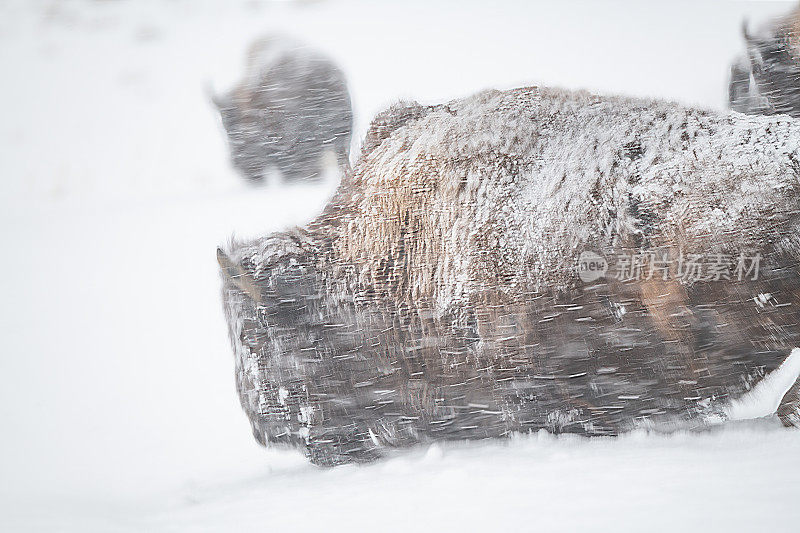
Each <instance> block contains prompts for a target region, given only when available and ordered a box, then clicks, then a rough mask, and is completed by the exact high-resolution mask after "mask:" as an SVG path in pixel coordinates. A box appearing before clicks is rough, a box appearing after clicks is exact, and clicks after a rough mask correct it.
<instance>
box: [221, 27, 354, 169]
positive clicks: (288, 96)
mask: <svg viewBox="0 0 800 533" xmlns="http://www.w3.org/2000/svg"><path fill="white" fill-rule="evenodd" d="M212 99H213V102H214V104H215V105H216V107H217V108H218V110H219V113H220V116H221V118H222V124H223V126H224V127H225V130H226V132H227V135H228V143H229V146H230V150H231V157H232V160H233V164H234V166H235V167H236V168H237V170H239V172H241V174H242V175H243V176H245V177H246V178H248V179H249V180H252V181H254V182H257V181H260V180H262V179H263V177H264V173H265V172H266V171H267V170H268V169H270V168H274V169H277V170H278V171H280V173H281V174H282V176H283V178H284V180H286V181H296V180H303V179H307V180H315V179H318V178H319V177H321V175H322V171H323V169H324V157H325V156H326V154H332V155H333V156H335V160H336V161H337V163H338V165H339V168H340V170H342V171H346V170H347V169H348V168H349V153H350V136H351V131H352V127H353V112H352V108H351V104H350V96H349V94H348V91H347V84H346V82H345V78H344V75H343V74H342V72H341V71H340V70H339V68H337V67H336V65H334V64H333V63H332V62H331V61H330V60H329V59H328V58H326V57H325V56H323V55H322V54H320V53H319V52H316V51H314V50H311V49H309V48H306V47H304V46H303V45H301V44H298V43H296V42H294V41H292V40H290V39H288V38H284V37H279V36H271V37H266V38H264V39H261V40H259V41H258V42H256V43H255V44H253V45H252V46H251V48H250V50H249V52H248V62H247V68H246V72H245V76H244V79H243V80H242V81H241V82H239V84H238V85H236V86H235V87H234V88H233V89H232V90H230V91H229V92H228V93H226V94H223V95H213V96H212ZM331 159H333V158H331Z"/></svg>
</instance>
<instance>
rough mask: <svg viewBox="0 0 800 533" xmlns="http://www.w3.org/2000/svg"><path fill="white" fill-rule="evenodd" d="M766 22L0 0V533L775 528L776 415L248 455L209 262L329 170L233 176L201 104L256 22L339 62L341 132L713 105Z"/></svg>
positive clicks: (285, 220)
mask: <svg viewBox="0 0 800 533" xmlns="http://www.w3.org/2000/svg"><path fill="white" fill-rule="evenodd" d="M791 5H792V4H791V3H786V2H783V3H766V2H759V3H742V2H729V3H723V2H673V3H669V4H662V5H655V4H651V3H640V2H634V1H616V2H591V3H590V2H581V3H576V2H559V3H555V2H547V3H545V2H542V3H522V2H520V3H511V2H509V3H503V4H499V5H494V4H490V3H486V2H459V3H455V2H453V3H441V4H436V5H429V3H426V2H421V1H414V2H404V3H397V4H391V5H390V4H377V3H367V2H344V1H342V2H336V1H332V0H330V1H318V2H311V1H308V2H276V3H269V2H257V1H237V2H224V3H223V2H219V3H217V2H211V1H209V0H204V1H189V0H174V1H166V0H164V1H155V0H153V1H141V2H132V1H120V2H95V1H89V0H85V1H75V2H58V1H47V2H45V1H30V2H28V1H22V0H6V1H5V2H0V72H2V73H3V78H2V79H3V83H2V84H0V102H3V112H2V115H0V116H2V119H0V239H2V240H1V241H0V242H2V243H3V252H2V253H3V256H2V259H3V260H2V261H0V269H1V270H2V272H0V274H1V275H0V294H2V295H3V303H2V306H1V307H0V428H1V429H0V479H1V480H2V484H1V485H0V529H2V530H4V531H20V530H22V531H24V530H44V531H52V530H61V531H119V530H121V531H129V530H133V531H141V530H147V531H183V530H210V531H211V530H213V531H219V530H225V529H228V530H232V529H237V530H238V529H245V530H255V529H258V530H281V529H284V530H289V529H291V530H301V531H302V530H308V531H310V530H325V531H338V530H366V529H368V528H369V529H373V530H408V529H418V530H434V529H435V530H453V529H478V528H480V529H490V528H491V529H502V528H507V529H513V530H519V529H522V530H525V529H534V528H536V529H540V530H546V531H552V530H574V529H575V528H578V527H581V528H583V529H590V530H597V531H606V530H609V529H614V530H628V531H641V530H643V529H648V530H657V531H658V530H663V531H666V530H700V529H702V530H753V529H756V528H758V529H764V530H774V531H781V530H782V531H795V530H797V524H798V521H799V519H800V510H798V509H799V508H798V506H797V502H798V498H800V477H799V476H800V454H798V453H797V452H798V450H800V432H797V431H787V430H784V429H782V428H780V427H779V424H778V422H777V421H776V420H775V419H774V418H767V419H763V420H759V421H743V422H736V423H730V424H726V425H723V426H720V427H716V428H713V429H712V430H709V431H707V432H703V433H701V434H686V433H678V434H674V435H656V434H646V433H636V434H632V435H629V436H625V437H623V438H619V439H593V440H588V439H581V438H566V437H564V438H553V437H549V436H545V435H530V436H524V437H519V438H517V439H515V440H514V441H512V442H505V443H490V444H474V443H473V444H468V445H455V444H453V445H447V446H435V447H432V448H427V449H418V450H414V451H412V452H410V453H407V454H403V455H400V456H398V457H395V458H392V459H389V460H386V461H383V462H381V463H379V464H376V465H372V466H364V467H343V468H336V469H333V470H320V469H317V468H315V467H312V466H310V465H308V464H307V463H306V462H305V461H304V460H303V459H302V458H301V457H300V456H299V455H297V454H295V453H292V452H279V451H265V450H263V449H261V448H259V447H258V446H257V445H256V444H255V442H254V440H253V439H252V437H251V436H250V432H249V425H248V423H247V421H246V419H245V416H244V414H243V413H242V412H241V410H240V408H239V406H238V400H237V398H236V394H235V390H234V385H233V363H232V360H231V352H230V347H229V345H228V340H227V338H226V329H225V324H224V320H223V316H222V311H221V307H220V303H219V287H218V285H219V280H218V274H217V267H216V261H215V256H214V252H215V247H216V245H217V244H218V243H220V242H223V241H224V240H226V239H227V238H229V236H230V235H231V233H233V232H236V233H237V234H238V235H255V234H259V233H263V232H266V231H271V230H274V229H276V228H279V227H281V226H284V225H287V224H291V223H302V222H303V221H305V220H308V219H309V218H311V217H313V216H314V214H315V213H316V212H318V211H319V210H320V209H321V207H322V206H323V205H324V203H325V201H326V199H327V197H328V195H329V194H330V191H331V190H332V187H333V180H330V181H329V182H328V183H326V184H324V185H322V186H292V187H287V188H276V187H274V186H273V187H266V188H262V189H257V190H256V189H251V188H248V187H246V186H245V185H244V184H243V183H242V182H241V180H239V178H238V177H237V176H236V175H235V174H234V172H233V170H232V169H231V168H230V166H229V164H228V162H227V155H226V147H225V144H224V139H223V136H222V133H221V130H220V126H219V124H218V123H217V120H216V117H215V116H214V114H213V112H212V109H211V107H210V106H209V105H208V103H207V100H206V98H205V95H204V92H203V88H204V86H205V85H206V84H207V83H211V84H212V85H213V86H215V87H217V88H224V87H226V86H229V85H230V84H231V83H233V81H234V80H235V79H236V76H237V74H238V73H239V72H240V70H241V63H242V54H243V51H244V49H245V47H246V46H247V44H248V42H249V41H251V40H252V39H253V38H254V37H256V36H258V35H260V34H263V33H265V32H267V31H270V30H278V31H282V32H283V33H287V34H292V35H296V36H298V37H300V38H303V39H305V40H307V41H308V42H309V43H311V44H313V45H316V46H318V47H320V48H322V49H324V50H326V51H327V52H328V53H329V54H330V55H331V56H332V57H334V58H335V59H336V60H337V61H338V62H339V63H340V64H342V65H343V67H344V69H345V71H346V72H347V75H348V77H349V79H350V83H351V89H352V94H353V99H354V106H355V111H356V114H357V135H356V137H357V138H358V137H360V136H361V134H362V133H363V131H364V129H365V128H366V125H367V123H368V121H369V118H370V116H371V115H372V114H373V113H375V112H376V111H378V110H379V109H381V108H382V107H383V106H385V105H386V104H388V103H390V102H392V101H394V100H396V99H398V98H401V97H403V98H415V99H418V100H421V101H424V102H434V101H440V100H443V99H448V98H452V97H456V96H461V95H465V94H468V93H471V92H473V91H475V90H478V89H481V88H485V87H491V86H494V87H501V88H504V87H512V86H517V85H523V84H534V83H540V84H549V85H560V86H565V87H576V88H577V87H584V88H589V89H593V90H596V91H600V92H620V93H627V94H634V95H650V96H660V97H665V98H671V99H675V100H678V101H682V102H686V103H692V104H697V105H702V106H705V107H711V108H718V109H721V108H722V107H723V105H724V101H725V96H726V86H725V83H726V76H727V69H728V65H729V61H730V60H731V58H732V57H733V56H734V55H736V54H737V53H738V52H739V50H740V47H741V44H740V39H739V33H738V31H739V25H740V21H741V19H742V18H743V17H744V16H749V17H751V19H752V20H753V21H758V20H763V19H765V18H768V17H769V16H771V15H774V14H776V13H781V12H784V11H786V10H788V9H789V8H790V7H791ZM777 381H780V380H777ZM766 396H769V395H766ZM756 400H758V402H759V403H760V405H761V406H762V407H763V406H764V405H767V404H768V403H769V402H770V401H772V400H770V398H761V399H759V398H756ZM744 409H750V411H747V412H750V413H758V412H759V411H758V406H755V407H754V406H753V405H752V404H748V405H746V406H745V407H741V408H740V409H739V411H736V412H738V413H742V412H745V411H743V410H744Z"/></svg>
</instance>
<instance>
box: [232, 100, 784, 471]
mask: <svg viewBox="0 0 800 533" xmlns="http://www.w3.org/2000/svg"><path fill="white" fill-rule="evenodd" d="M587 257H588V258H589V260H590V261H591V262H592V264H595V265H599V268H596V269H593V270H589V271H584V270H583V269H582V268H583V267H582V266H581V265H582V264H583V263H584V262H585V261H586V260H585V259H584V258H587ZM218 260H219V263H220V266H221V268H222V275H223V280H224V285H223V299H224V303H225V310H226V315H227V319H228V327H229V333H230V338H231V342H232V344H233V349H234V354H235V362H236V381H237V388H238V392H239V397H240V400H241V403H242V407H243V408H244V410H245V412H246V413H247V414H248V416H249V417H250V421H251V424H252V428H253V433H254V435H255V437H256V439H257V440H258V441H259V442H261V443H262V444H266V443H272V444H284V445H289V446H294V447H298V448H300V449H302V450H303V451H304V452H305V453H306V454H307V455H308V457H309V458H310V459H311V460H312V461H313V462H315V463H318V464H324V465H332V464H339V463H345V462H350V461H367V460H370V459H374V458H376V457H379V456H381V455H384V454H385V453H387V452H388V451H390V450H392V449H396V448H400V447H403V446H408V445H411V444H414V443H418V442H431V441H434V440H446V439H485V438H499V437H506V436H508V435H511V434H513V433H515V432H529V431H537V430H540V429H545V430H548V431H553V432H571V433H581V434H585V435H615V434H618V433H619V432H621V431H626V430H630V429H633V428H636V427H659V428H674V427H686V426H688V427H694V426H697V427H703V426H704V425H706V424H707V423H710V422H709V421H713V420H719V419H724V418H725V416H726V413H727V411H726V405H728V402H730V401H732V400H734V399H737V398H740V397H741V395H742V394H744V393H745V392H746V391H748V390H750V389H751V388H752V387H753V386H754V385H755V384H757V383H758V382H760V380H761V379H762V378H763V377H764V376H765V374H766V373H768V372H770V371H772V370H774V369H776V368H777V367H778V366H779V365H781V363H782V362H783V361H784V360H785V359H786V357H787V356H788V354H789V353H790V351H791V350H792V349H793V348H794V347H797V346H800V325H799V324H800V123H798V122H797V121H794V120H793V119H791V118H788V117H783V116H781V117H771V118H765V117H749V116H742V115H729V114H716V113H710V112H706V111H702V110H698V109H692V108H685V107H682V106H680V105H677V104H674V103H671V102H660V101H653V100H639V99H632V98H615V97H599V96H594V95H591V94H588V93H585V92H576V93H573V92H567V91H561V90H553V89H538V88H524V89H516V90H512V91H505V92H500V91H488V92H484V93H480V94H477V95H475V96H472V97H470V98H465V99H462V100H456V101H452V102H449V103H447V104H442V105H435V106H423V105H419V104H415V103H408V104H403V105H398V106H395V107H393V108H391V109H389V110H388V111H386V112H384V113H382V114H381V115H379V116H378V117H377V118H376V120H375V121H374V122H373V124H372V126H371V127H370V130H369V132H368V134H367V138H366V140H365V142H364V143H363V149H362V153H361V156H360V159H359V160H358V162H357V163H356V164H355V166H354V168H353V172H352V175H351V176H350V178H349V179H348V180H346V181H344V182H343V184H342V185H341V186H340V188H339V190H338V192H337V193H336V195H335V196H334V197H333V199H332V200H331V202H330V203H329V205H328V206H327V208H326V209H325V211H324V212H323V213H322V214H321V215H320V216H319V217H318V218H317V219H316V220H314V221H312V222H311V223H310V224H309V225H307V226H305V227H302V228H293V229H290V230H287V231H284V232H281V233H277V234H273V235H270V236H267V237H264V238H260V239H256V240H253V241H250V242H241V243H236V242H234V243H232V244H231V245H229V246H228V247H227V249H225V250H219V251H218ZM606 261H608V263H609V265H610V266H609V267H608V269H607V270H606V267H605V266H604V265H605V262H606ZM578 267H580V268H578ZM587 273H588V274H591V275H589V276H586V275H584V274H587ZM794 377H795V376H791V379H792V380H793V379H794ZM797 394H798V390H797V387H795V388H794V389H793V390H792V391H790V393H789V395H788V396H787V397H786V398H785V399H784V402H783V403H782V406H781V410H780V413H779V414H780V416H781V418H782V420H783V421H784V423H787V424H794V423H796V421H797V405H798V401H797V400H798V397H797Z"/></svg>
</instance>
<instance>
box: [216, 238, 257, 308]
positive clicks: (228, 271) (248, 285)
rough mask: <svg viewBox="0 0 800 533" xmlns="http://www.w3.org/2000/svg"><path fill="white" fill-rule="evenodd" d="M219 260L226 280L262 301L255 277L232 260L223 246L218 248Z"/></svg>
mask: <svg viewBox="0 0 800 533" xmlns="http://www.w3.org/2000/svg"><path fill="white" fill-rule="evenodd" d="M217 262H218V263H219V266H220V268H221V269H222V276H223V277H224V278H225V280H226V281H230V282H231V283H233V284H234V285H235V286H236V287H238V288H239V290H241V291H242V292H243V293H245V294H246V295H248V296H249V297H250V298H252V299H253V301H254V302H256V303H261V300H262V297H261V291H260V290H259V288H258V285H257V284H256V280H255V278H253V276H252V275H251V274H249V273H248V272H245V271H244V269H242V267H241V266H239V265H237V264H236V263H234V262H233V261H231V258H230V257H228V256H227V255H226V254H225V252H223V251H222V249H221V248H217Z"/></svg>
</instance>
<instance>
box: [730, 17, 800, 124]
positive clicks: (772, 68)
mask: <svg viewBox="0 0 800 533" xmlns="http://www.w3.org/2000/svg"><path fill="white" fill-rule="evenodd" d="M743 34H744V39H745V43H746V45H747V57H746V58H739V59H737V60H736V62H735V63H734V64H733V66H732V67H731V77H730V83H729V85H728V102H729V105H730V107H731V109H733V110H735V111H739V112H742V113H748V114H764V115H776V114H787V115H790V116H792V117H795V118H797V117H800V8H797V9H795V10H794V11H793V12H792V13H791V14H789V15H788V16H785V17H782V18H779V19H777V20H775V21H772V22H770V23H768V24H767V25H766V26H764V27H763V28H761V29H760V30H759V32H758V33H757V34H755V35H751V34H750V33H749V32H748V31H747V28H746V27H745V28H743Z"/></svg>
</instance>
